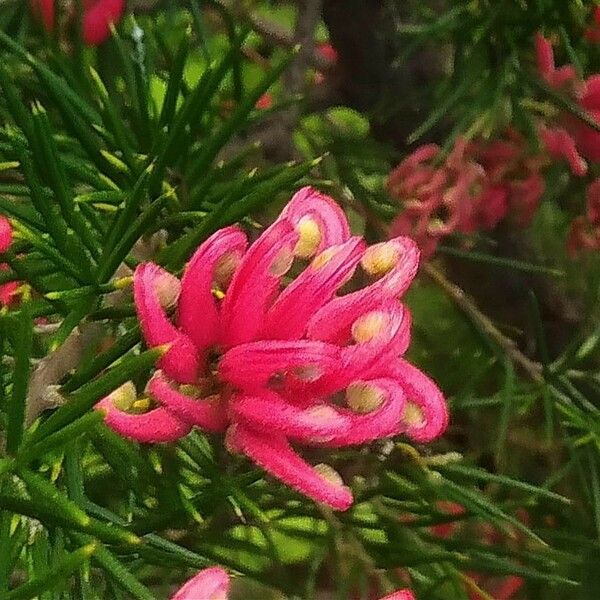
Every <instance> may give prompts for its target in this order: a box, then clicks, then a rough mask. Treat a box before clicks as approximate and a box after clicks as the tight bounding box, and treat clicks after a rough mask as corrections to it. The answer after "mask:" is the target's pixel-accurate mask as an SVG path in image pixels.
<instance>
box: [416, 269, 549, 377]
mask: <svg viewBox="0 0 600 600" xmlns="http://www.w3.org/2000/svg"><path fill="white" fill-rule="evenodd" d="M421 268H422V269H423V271H424V272H425V273H426V274H427V276H428V277H429V278H430V279H432V280H433V281H434V282H435V283H436V284H437V285H438V286H439V287H440V288H441V289H442V290H443V291H444V292H445V293H446V295H448V296H449V297H450V298H451V299H452V301H453V302H454V303H455V304H456V305H457V306H458V307H459V308H460V309H462V311H463V312H464V313H465V314H466V315H467V316H468V317H469V318H470V319H471V321H473V323H474V324H475V325H477V327H479V328H480V329H481V330H482V331H483V332H484V333H485V334H486V335H487V336H489V337H490V338H491V339H492V340H494V342H495V343H496V344H498V346H499V347H500V348H501V349H502V350H503V351H504V352H505V353H506V355H507V356H508V357H509V358H510V360H511V361H512V362H513V363H514V364H516V365H518V366H519V367H521V369H523V371H524V372H525V373H526V374H527V375H528V376H529V378H530V379H531V380H532V381H534V382H535V383H544V376H543V374H542V365H540V364H539V363H538V362H535V361H533V360H531V359H530V358H528V357H527V356H525V355H524V354H523V353H522V352H521V351H520V350H519V349H518V348H517V345H516V344H515V342H514V341H513V340H511V339H510V338H509V337H506V336H505V335H504V334H503V333H502V332H501V331H500V330H499V329H498V328H497V327H496V326H495V325H494V323H493V322H492V320H491V319H490V318H489V317H487V316H486V315H485V314H483V313H482V312H481V311H480V310H479V308H477V306H476V305H475V303H474V302H473V301H472V300H471V299H470V298H469V297H468V296H467V294H466V293H465V292H464V290H462V289H461V288H460V287H458V286H457V285H455V284H454V283H452V282H451V281H449V280H448V279H447V278H446V276H445V275H444V274H443V273H442V272H441V271H439V270H438V269H436V268H435V267H434V266H433V265H432V264H430V263H424V264H423V265H422V267H421Z"/></svg>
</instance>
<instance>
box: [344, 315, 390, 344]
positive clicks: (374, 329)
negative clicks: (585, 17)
mask: <svg viewBox="0 0 600 600" xmlns="http://www.w3.org/2000/svg"><path fill="white" fill-rule="evenodd" d="M388 326H389V317H388V315H387V314H386V313H384V312H377V311H376V312H370V313H367V314H365V315H362V316H361V317H359V318H358V319H356V321H354V324H353V325H352V338H353V339H354V341H355V342H357V343H358V344H365V343H366V342H370V341H371V340H372V339H374V338H376V337H377V336H378V335H379V334H381V333H382V332H383V331H384V330H385V329H386V328H387V327H388Z"/></svg>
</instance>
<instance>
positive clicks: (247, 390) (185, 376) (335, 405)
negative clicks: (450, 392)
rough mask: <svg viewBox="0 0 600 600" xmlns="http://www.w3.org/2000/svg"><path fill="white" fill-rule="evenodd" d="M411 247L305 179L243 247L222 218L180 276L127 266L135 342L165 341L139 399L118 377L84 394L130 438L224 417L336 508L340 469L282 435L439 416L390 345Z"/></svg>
mask: <svg viewBox="0 0 600 600" xmlns="http://www.w3.org/2000/svg"><path fill="white" fill-rule="evenodd" d="M418 262H419V251H418V249H417V246H416V244H415V243H414V242H413V241H412V240H411V239H409V238H406V237H396V238H394V239H391V240H389V241H387V242H383V243H380V244H374V245H372V246H367V244H366V243H365V242H364V240H363V239H362V238H360V237H357V236H352V235H351V233H350V229H349V225H348V221H347V219H346V216H345V214H344V212H343V211H342V210H341V209H340V207H339V206H338V205H337V204H336V203H335V202H334V201H333V200H332V199H331V198H328V197H327V196H324V195H323V194H321V193H319V192H317V191H316V190H314V189H312V188H303V189H302V190H300V191H299V192H298V193H296V194H295V196H294V197H293V198H292V200H291V201H290V202H289V204H288V205H287V206H286V208H285V209H284V210H283V212H282V213H281V215H280V216H279V218H278V219H277V220H276V221H275V223H274V224H273V225H271V226H270V227H268V228H267V229H266V230H265V231H264V232H263V233H262V235H261V236H260V237H259V238H258V239H257V240H256V241H255V242H254V243H253V244H251V245H250V246H248V240H247V236H246V234H245V233H244V232H243V231H242V230H241V229H240V228H239V227H236V226H232V227H226V228H225V229H221V230H220V231H218V232H217V233H215V234H214V235H212V236H211V237H210V238H208V239H207V240H206V241H205V242H204V243H203V244H202V245H201V246H200V247H199V248H198V250H197V251H196V252H195V254H194V255H193V256H192V258H191V259H190V261H189V262H188V263H187V265H186V267H185V270H184V273H183V277H182V279H181V281H179V280H178V279H177V278H176V277H174V276H173V275H171V274H170V273H168V272H167V271H165V270H163V269H162V268H161V267H159V266H158V265H156V264H153V263H144V264H141V265H139V266H138V267H137V269H136V271H135V274H134V299H135V304H136V308H137V313H138V316H139V319H140V324H141V328H142V331H143V334H144V337H145V340H146V343H147V344H148V346H150V347H156V346H162V345H165V344H166V345H168V347H169V349H168V351H167V352H166V354H165V355H164V356H163V357H162V358H161V359H160V360H159V362H158V367H159V370H157V371H156V372H155V374H154V376H153V377H152V378H151V379H150V381H149V383H148V386H147V389H146V395H145V397H144V398H143V399H141V400H140V399H138V397H137V394H136V390H135V388H134V386H133V384H132V383H130V384H127V385H125V386H123V387H122V388H119V389H118V390H116V391H115V392H114V393H113V394H111V395H110V396H108V397H107V398H105V399H104V400H102V401H101V402H100V403H99V405H98V408H99V409H102V410H104V411H105V412H106V417H105V420H106V423H107V424H108V425H109V426H110V427H112V428H113V429H114V430H115V431H117V432H119V433H121V434H122V435H125V436H127V437H130V438H133V439H135V440H138V441H140V442H146V443H154V442H167V441H173V440H176V439H178V438H180V437H182V436H184V435H186V434H187V433H188V432H189V431H190V429H191V428H192V427H199V428H200V429H202V430H204V431H209V432H224V433H225V432H226V438H225V443H226V445H227V448H228V449H229V450H230V451H231V452H234V453H241V454H245V455H246V456H248V457H249V458H250V459H252V460H253V461H254V462H255V463H256V464H258V465H260V466H261V467H263V468H264V469H265V470H266V471H268V472H269V473H270V474H271V475H273V476H275V477H276V478H278V479H280V480H281V481H283V482H284V483H286V484H287V485H289V486H290V487H292V488H294V489H295V490H297V491H299V492H301V493H303V494H305V495H306V496H308V497H310V498H312V499H314V500H316V501H318V502H322V503H325V504H328V505H330V506H332V507H333V508H336V509H339V510H345V509H347V508H348V507H349V506H350V505H351V504H352V494H351V492H350V490H349V489H348V488H347V487H346V486H345V485H344V483H343V481H342V479H341V477H340V476H339V475H338V474H337V473H336V472H335V471H334V470H333V469H332V468H331V467H329V466H327V465H317V466H312V465H310V464H308V463H307V462H306V461H305V460H304V459H303V458H302V457H301V456H300V455H299V454H298V453H297V451H296V449H295V448H293V447H292V445H291V443H290V442H293V443H294V444H295V445H296V447H297V446H298V445H304V446H316V447H319V448H322V449H324V448H340V447H344V446H354V445H361V444H365V443H368V442H371V441H374V440H378V439H381V438H387V437H391V436H395V435H399V434H405V435H406V436H408V437H409V438H410V439H412V440H415V441H417V442H428V441H430V440H433V439H434V438H436V437H438V436H439V435H440V434H441V433H442V432H443V431H444V429H445V428H446V425H447V422H448V413H447V408H446V402H445V400H444V397H443V395H442V394H441V392H440V391H439V389H438V388H437V386H436V385H435V383H434V382H433V381H431V379H429V378H428V377H427V376H426V375H424V374H423V373H422V372H421V371H419V370H418V369H417V368H416V367H414V366H413V365H411V364H410V363H409V362H408V361H407V360H406V359H405V358H403V355H404V353H405V352H406V350H407V348H408V346H409V343H410V329H411V319H410V313H409V311H408V309H407V308H406V306H404V305H403V304H401V303H400V302H399V300H398V299H399V298H400V297H401V296H402V294H403V293H404V292H405V291H406V289H407V288H408V287H409V285H410V283H411V281H412V279H413V277H414V276H415V274H416V272H417V268H418ZM355 273H357V275H359V276H358V277H356V278H355V277H354V274H355ZM365 280H367V282H368V284H367V285H366V286H365ZM361 286H364V287H361ZM341 288H344V289H346V290H347V289H350V290H353V291H349V292H347V293H343V294H340V293H339V292H340V290H341ZM148 407H150V408H151V409H150V410H148V411H147V412H143V409H144V408H148Z"/></svg>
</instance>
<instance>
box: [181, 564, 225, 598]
mask: <svg viewBox="0 0 600 600" xmlns="http://www.w3.org/2000/svg"><path fill="white" fill-rule="evenodd" d="M228 593H229V575H228V574H227V571H225V569H222V568H221V567H210V568H208V569H203V570H202V571H200V572H199V573H198V574H197V575H195V576H194V577H192V578H191V579H190V580H189V581H187V582H186V583H185V584H184V585H183V586H182V587H181V588H180V589H179V590H178V591H177V592H176V593H175V595H174V596H172V597H171V600H227V594H228Z"/></svg>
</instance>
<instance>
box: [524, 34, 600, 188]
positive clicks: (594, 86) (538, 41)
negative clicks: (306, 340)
mask: <svg viewBox="0 0 600 600" xmlns="http://www.w3.org/2000/svg"><path fill="white" fill-rule="evenodd" d="M535 49H536V59H537V66H538V71H539V73H540V75H541V77H542V78H543V79H544V80H545V81H546V83H547V84H548V85H549V86H550V87H552V88H557V89H561V90H563V91H566V92H567V93H568V94H569V95H571V96H572V97H573V99H574V100H575V101H576V102H577V104H579V106H580V107H581V109H582V110H583V111H585V112H586V113H587V114H588V116H589V117H590V118H591V119H593V120H594V121H596V122H598V123H600V75H593V76H591V77H588V78H587V79H585V80H583V81H581V80H580V79H579V77H578V75H577V71H576V70H575V68H574V67H573V66H572V65H566V66H563V67H559V68H556V66H555V61H554V51H553V49H552V44H551V43H550V41H549V40H547V39H546V38H545V37H544V36H543V35H542V34H541V33H538V34H536V37H535ZM540 137H541V139H542V141H543V143H544V145H545V146H546V149H547V151H548V153H549V154H550V156H552V157H553V158H556V159H565V160H566V161H567V162H568V164H569V166H570V168H571V171H572V172H573V174H574V175H577V176H583V175H585V174H586V173H587V169H588V165H587V162H586V159H587V160H588V161H592V162H599V161H600V132H599V131H597V130H596V129H594V128H593V127H590V125H588V124H587V123H585V122H583V121H582V120H581V119H579V118H576V117H574V116H573V115H571V114H561V115H560V116H559V119H558V123H557V124H556V125H554V126H552V127H547V126H545V125H542V126H540Z"/></svg>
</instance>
